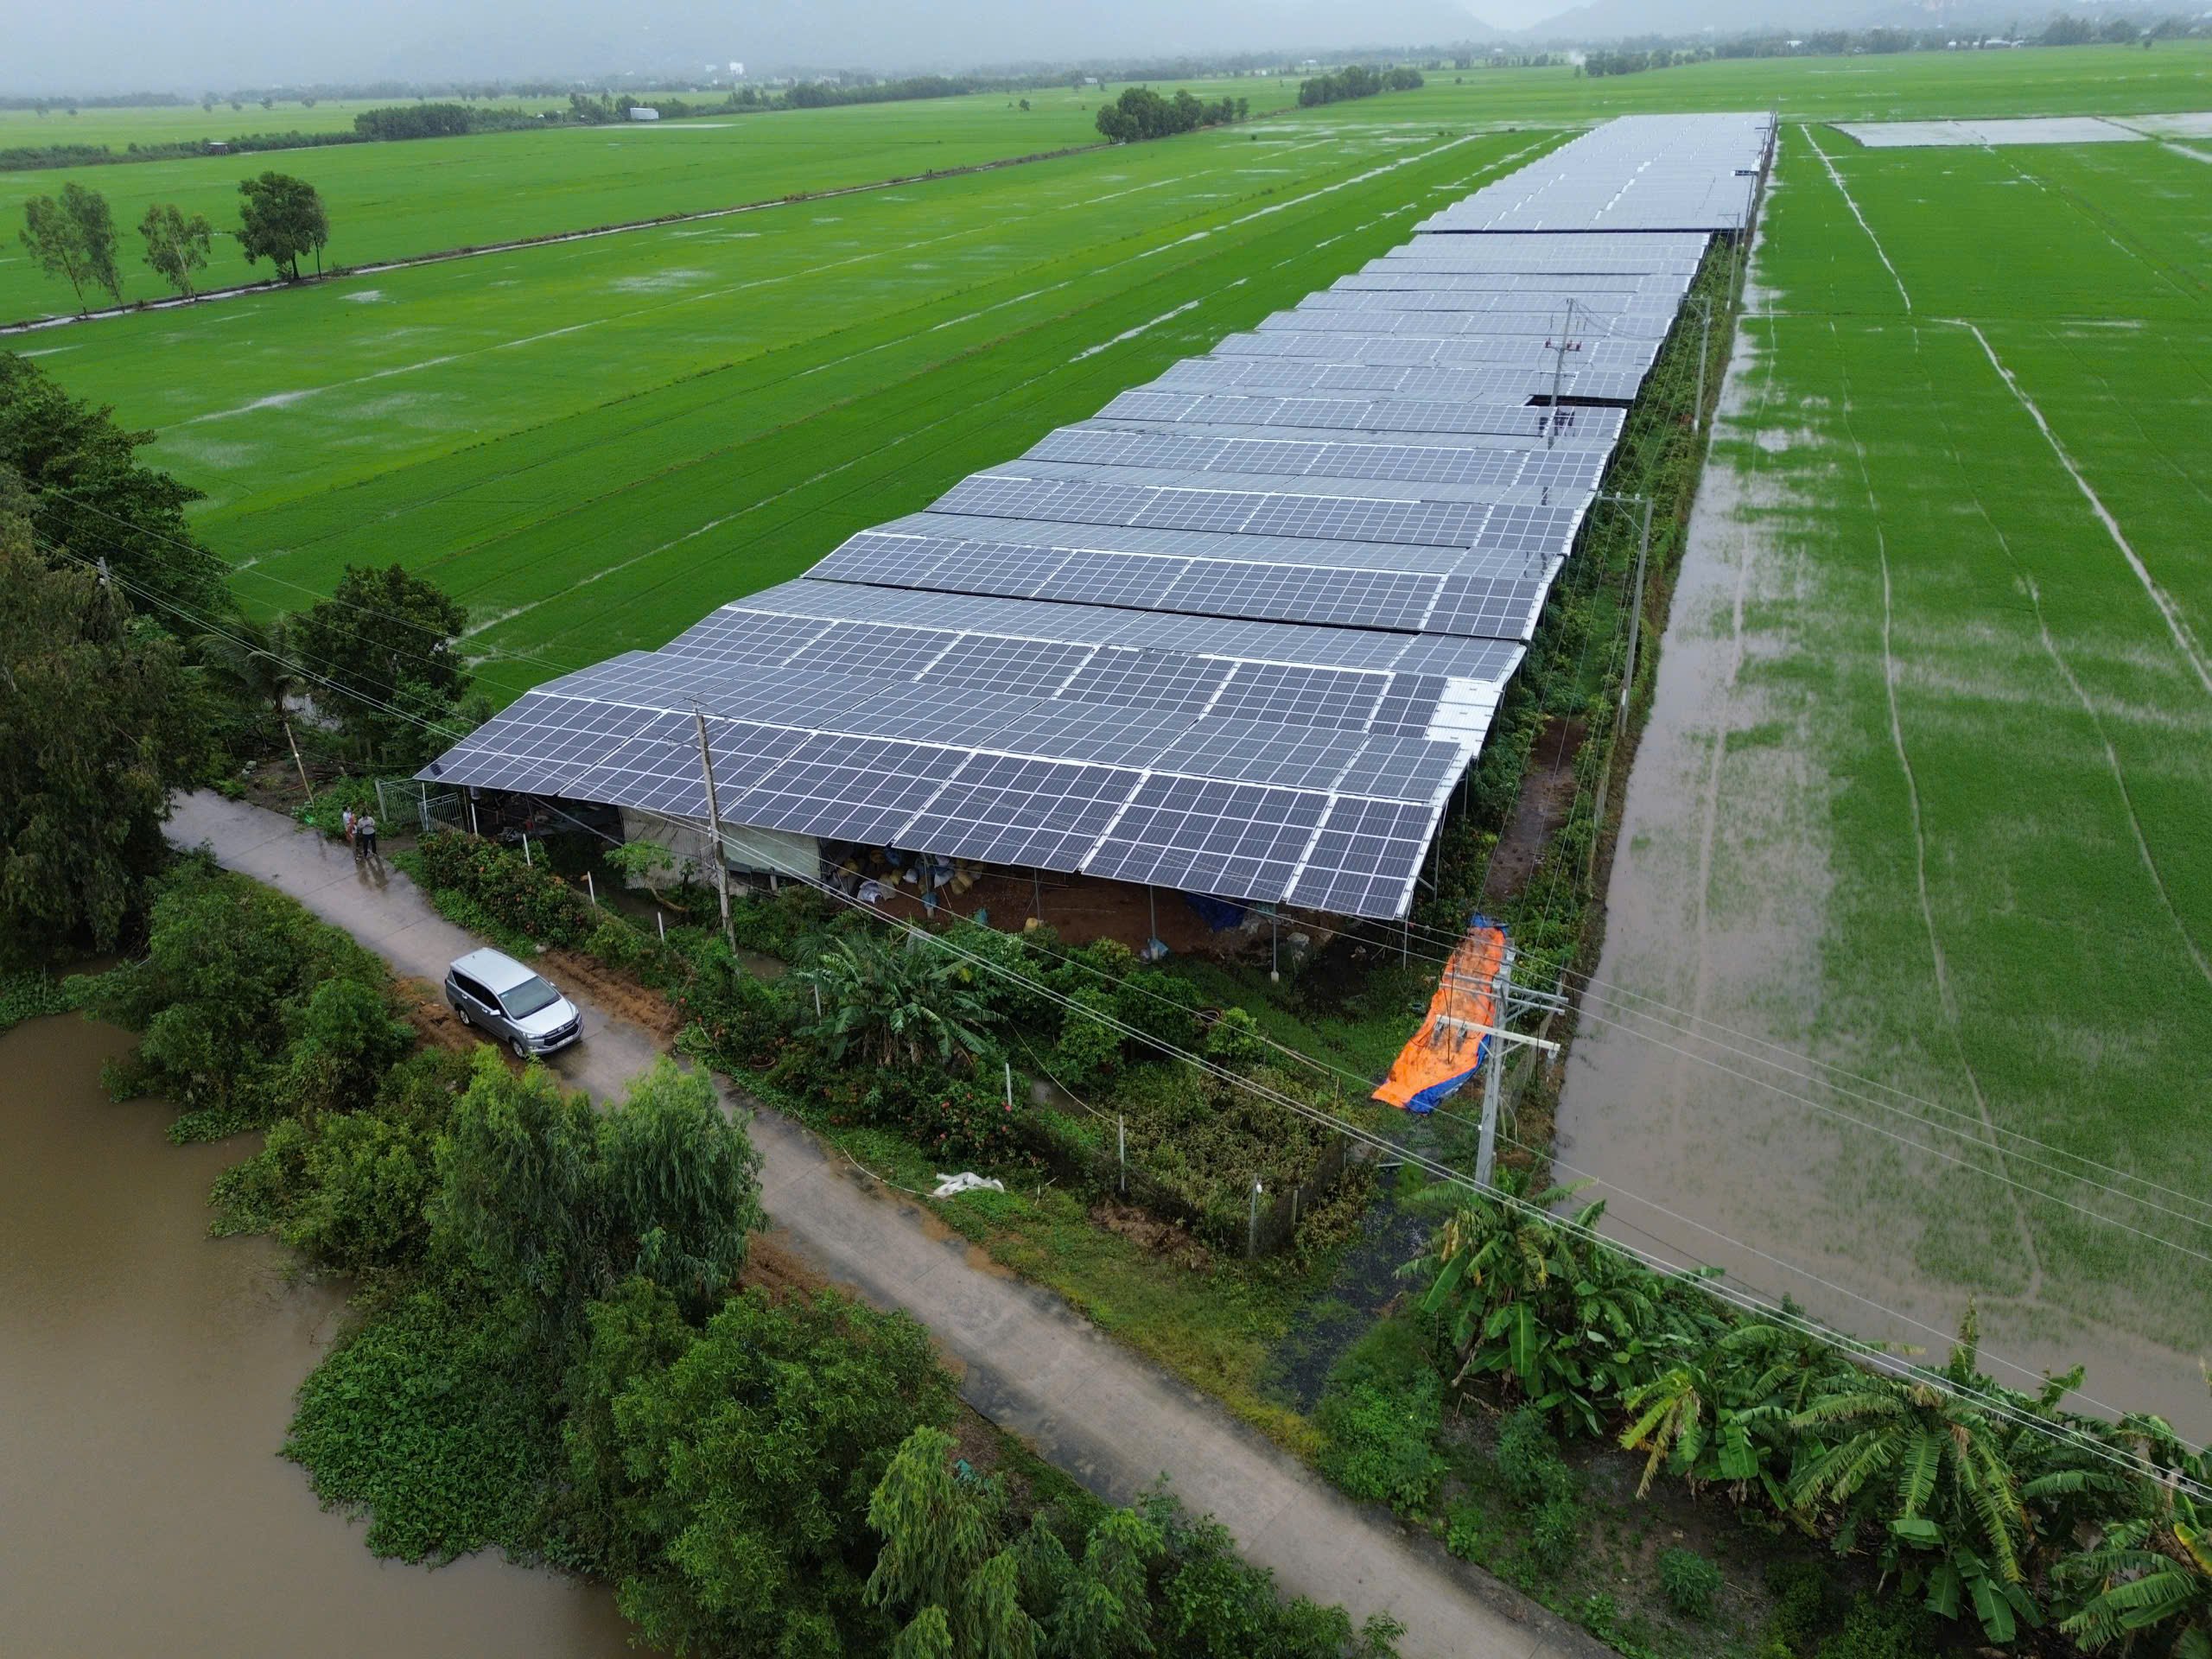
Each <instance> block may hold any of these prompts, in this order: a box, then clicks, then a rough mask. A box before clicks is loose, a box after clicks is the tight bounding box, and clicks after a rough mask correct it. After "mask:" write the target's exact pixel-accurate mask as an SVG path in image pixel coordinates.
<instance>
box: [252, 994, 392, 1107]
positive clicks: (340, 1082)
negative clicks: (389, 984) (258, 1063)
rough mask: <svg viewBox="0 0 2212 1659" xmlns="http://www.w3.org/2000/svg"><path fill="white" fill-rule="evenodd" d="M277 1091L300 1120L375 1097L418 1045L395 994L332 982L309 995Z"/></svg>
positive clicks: (295, 1025)
mask: <svg viewBox="0 0 2212 1659" xmlns="http://www.w3.org/2000/svg"><path fill="white" fill-rule="evenodd" d="M289 1037H290V1039H291V1040H290V1042H289V1055H288V1058H287V1060H286V1063H285V1066H284V1073H283V1079H282V1081H281V1082H280V1083H279V1084H277V1087H278V1088H279V1090H281V1091H282V1095H283V1101H284V1103H286V1104H287V1105H289V1107H290V1108H291V1109H292V1110H293V1112H294V1114H295V1115H296V1116H302V1117H312V1116H315V1115H316V1114H317V1113H321V1112H336V1111H349V1110H351V1109H353V1108H354V1107H357V1106H359V1105H362V1104H364V1103H366V1102H368V1101H370V1100H372V1099H373V1098H374V1096H375V1095H376V1091H377V1084H378V1082H379V1081H380V1080H381V1079H382V1078H383V1077H384V1074H385V1072H386V1071H389V1070H390V1069H391V1067H392V1066H393V1065H397V1063H398V1061H399V1059H400V1058H401V1057H402V1056H404V1054H405V1053H406V1052H407V1051H408V1050H409V1049H410V1048H412V1047H414V1046H415V1033H414V1029H413V1027H410V1026H409V1025H408V1023H407V1022H406V1021H405V1020H402V1019H400V1018H398V1017H397V1015H396V1014H394V1013H393V1012H392V1007H391V994H390V993H389V991H388V990H387V989H386V988H385V987H384V986H383V985H381V984H372V983H370V982H366V981H365V980H361V979H332V980H327V981H326V982H323V983H322V984H320V985H317V986H315V988H314V989H313V990H312V991H311V992H309V993H308V999H307V1005H306V1006H305V1007H303V1008H302V1009H301V1010H300V1011H299V1014H298V1015H297V1017H296V1019H295V1020H293V1021H291V1023H290V1028H289Z"/></svg>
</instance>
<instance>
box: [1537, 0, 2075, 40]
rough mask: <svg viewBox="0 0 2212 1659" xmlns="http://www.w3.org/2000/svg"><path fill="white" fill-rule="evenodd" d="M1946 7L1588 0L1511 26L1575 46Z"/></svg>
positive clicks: (1881, 19) (1762, 30)
mask: <svg viewBox="0 0 2212 1659" xmlns="http://www.w3.org/2000/svg"><path fill="white" fill-rule="evenodd" d="M1988 10H1991V8H1988V7H1986V6H1985V7H1982V8H1980V11H1981V12H1986V11H1988ZM2028 10H2035V8H2034V6H2032V5H2031V6H2030V7H2029V8H2028ZM1947 11H1951V12H1962V11H1963V8H1960V7H1956V6H1953V7H1948V8H1947V7H1946V6H1944V5H1943V4H1942V3H1941V0H1586V3H1584V4H1582V5H1579V6H1575V7H1573V8H1572V9H1571V10H1567V11H1562V12H1560V14H1559V15H1558V16H1554V17H1547V18H1545V19H1544V20H1543V21H1542V22H1539V23H1536V24H1534V25H1532V26H1530V27H1529V28H1528V29H1520V30H1517V31H1516V34H1515V39H1516V40H1517V41H1531V42H1534V41H1560V42H1565V43H1567V44H1573V45H1580V44H1585V43H1595V42H1599V41H1619V40H1631V39H1637V38H1640V37H1643V36H1649V35H1662V36H1670V37H1671V36H1678V35H1696V34H1700V33H1706V32H1709V33H1711V34H1713V35H1720V36H1723V37H1726V36H1729V35H1751V34H1759V35H1774V34H1781V33H1784V32H1792V33H1795V32H1802V31H1804V30H1808V29H1877V28H1883V27H1889V28H1896V29H1929V28H1936V27H1940V26H1941V25H1942V22H1943V19H1944V16H1945V15H1946V13H1947Z"/></svg>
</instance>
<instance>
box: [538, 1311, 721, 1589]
mask: <svg viewBox="0 0 2212 1659" xmlns="http://www.w3.org/2000/svg"><path fill="white" fill-rule="evenodd" d="M696 1334H697V1333H696V1332H694V1331H693V1329H692V1328H691V1326H690V1325H688V1324H686V1323H685V1322H684V1319H683V1312H682V1310H681V1309H679V1308H678V1307H677V1305H676V1299H675V1298H674V1297H673V1296H671V1295H670V1294H668V1293H667V1292H666V1291H664V1290H663V1289H662V1288H661V1287H659V1286H658V1285H656V1284H653V1283H652V1282H651V1281H648V1280H645V1279H628V1280H625V1281H623V1282H622V1283H621V1284H620V1285H618V1286H616V1287H615V1288H614V1291H613V1294H611V1295H609V1296H607V1298H605V1299H604V1300H601V1301H596V1302H593V1303H591V1304H590V1305H589V1306H587V1307H586V1308H585V1309H584V1329H583V1334H582V1339H581V1341H580V1342H579V1343H578V1344H577V1351H576V1357H575V1360H574V1362H573V1363H571V1364H570V1366H569V1373H568V1377H567V1380H566V1383H565V1384H564V1386H563V1398H564V1399H565V1400H566V1402H567V1403H568V1408H569V1409H568V1414H567V1415H566V1416H565V1417H564V1418H563V1420H562V1423H561V1442H562V1447H563V1454H564V1456H565V1459H566V1461H567V1465H568V1476H569V1478H568V1484H567V1487H566V1489H565V1491H563V1494H562V1496H561V1497H559V1498H558V1499H557V1500H556V1503H557V1507H558V1510H559V1514H558V1516H557V1524H558V1527H559V1529H560V1531H561V1534H562V1536H563V1539H564V1541H565V1542H566V1545H567V1547H568V1548H569V1550H570V1551H571V1552H572V1553H573V1554H575V1556H576V1557H577V1559H578V1560H580V1561H581V1562H582V1563H583V1564H585V1565H588V1567H591V1568H592V1570H593V1571H594V1572H597V1573H605V1574H607V1576H609V1577H612V1578H617V1579H620V1578H622V1577H625V1576H626V1575H628V1574H631V1573H638V1572H639V1571H641V1570H643V1569H644V1568H645V1566H646V1565H647V1564H648V1563H647V1550H646V1548H645V1542H646V1527H645V1516H644V1513H643V1504H644V1503H645V1497H646V1493H645V1491H644V1490H643V1488H642V1487H641V1485H640V1484H639V1482H638V1481H637V1480H635V1479H633V1478H632V1477H631V1474H630V1472H629V1470H628V1468H627V1467H626V1465H625V1463H624V1461H623V1451H622V1440H621V1436H620V1433H619V1432H618V1431H617V1429H616V1427H615V1423H614V1402H615V1401H616V1400H617V1399H619V1398H620V1396H621V1395H622V1394H623V1393H624V1392H625V1391H626V1390H627V1389H629V1388H630V1386H631V1385H632V1383H636V1382H637V1381H638V1379H639V1378H640V1377H642V1376H652V1375H656V1374H658V1373H659V1372H661V1371H663V1370H666V1369H667V1368H668V1367H669V1366H671V1365H672V1364H674V1363H676V1361H677V1360H678V1359H679V1358H681V1357H683V1353H684V1351H686V1350H687V1349H689V1348H690V1345H691V1344H692V1341H693V1340H694V1338H695V1337H696Z"/></svg>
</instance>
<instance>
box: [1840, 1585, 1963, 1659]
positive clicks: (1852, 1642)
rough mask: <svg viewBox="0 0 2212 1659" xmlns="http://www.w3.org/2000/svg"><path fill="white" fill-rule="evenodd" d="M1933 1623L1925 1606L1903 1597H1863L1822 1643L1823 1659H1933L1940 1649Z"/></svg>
mask: <svg viewBox="0 0 2212 1659" xmlns="http://www.w3.org/2000/svg"><path fill="white" fill-rule="evenodd" d="M1932 1623H1933V1620H1932V1618H1931V1617H1930V1615H1929V1613H1928V1611H1926V1610H1925V1609H1924V1608H1923V1607H1922V1606H1920V1605H1918V1604H1917V1603H1916V1602H1910V1601H1907V1600H1906V1599H1904V1598H1903V1597H1901V1596H1893V1597H1890V1598H1888V1599H1883V1600H1876V1599H1874V1598H1873V1597H1872V1596H1860V1597H1859V1599H1857V1600H1855V1601H1853V1603H1852V1604H1851V1611H1850V1612H1849V1613H1848V1614H1847V1615H1846V1616H1845V1618H1844V1621H1843V1628H1842V1629H1841V1630H1838V1631H1837V1632H1836V1633H1835V1634H1834V1636H1831V1637H1828V1638H1827V1640H1826V1641H1825V1642H1823V1643H1821V1645H1820V1650H1819V1659H1929V1656H1931V1655H1933V1654H1934V1653H1935V1652H1936V1642H1935V1639H1934V1637H1933V1635H1932V1633H1931V1630H1930V1626H1931V1624H1932Z"/></svg>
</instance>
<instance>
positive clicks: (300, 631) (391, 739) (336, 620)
mask: <svg viewBox="0 0 2212 1659" xmlns="http://www.w3.org/2000/svg"><path fill="white" fill-rule="evenodd" d="M467 624H468V613H467V610H465V609H464V608H463V607H461V606H460V605H459V604H457V603H455V602H454V601H453V600H452V599H449V598H448V597H447V595H446V594H445V593H444V592H443V590H442V589H441V588H439V587H438V586H437V584H435V582H430V581H429V580H428V579H427V578H424V577H422V576H416V575H409V574H408V572H407V571H406V570H405V569H403V568H401V567H400V566H399V565H397V564H393V565H388V566H386V567H385V569H381V570H378V569H372V568H371V567H369V566H366V565H351V564H349V565H347V566H346V570H345V574H344V575H341V576H340V577H339V579H338V585H337V587H336V588H334V590H333V591H332V594H331V596H330V597H329V598H328V599H326V600H321V601H317V602H316V603H315V605H313V606H312V607H309V608H308V609H307V610H306V611H303V612H302V613H300V614H299V615H297V616H296V617H294V618H293V619H292V620H291V624H290V630H289V639H290V643H291V645H292V646H293V648H294V652H295V658H294V660H296V661H297V662H299V663H300V664H302V666H303V667H305V668H307V669H308V671H311V672H312V673H313V674H314V675H315V677H316V687H315V696H316V701H317V702H318V703H323V704H327V706H328V708H329V712H330V713H331V714H332V715H334V718H335V719H336V720H337V721H338V722H339V724H340V727H341V728H343V729H344V730H345V731H346V734H348V735H349V736H352V737H353V738H355V739H356V740H357V741H359V742H360V743H361V744H362V745H363V746H364V747H366V748H367V749H369V750H370V751H371V752H372V753H379V754H388V753H400V754H402V755H406V756H413V755H416V754H417V753H423V751H424V749H425V746H426V745H427V746H428V747H429V749H431V750H435V749H436V748H442V747H444V746H445V744H446V743H448V742H450V741H453V740H454V739H456V738H458V737H459V736H460V735H461V732H462V731H463V730H464V729H465V723H464V722H463V721H461V720H460V719H457V718H456V717H455V715H454V708H455V705H456V703H457V702H458V701H459V700H460V699H461V696H462V695H463V694H464V693H465V692H466V691H467V688H468V672H467V668H466V667H465V666H464V665H463V664H462V663H461V653H460V651H459V649H458V642H459V639H460V636H461V629H463V628H464V627H466V626H467ZM425 720H427V721H430V722H432V724H434V725H438V724H443V725H444V726H445V727H446V728H447V729H446V730H445V731H444V732H443V733H442V734H441V733H435V732H434V733H430V734H425V732H424V731H423V726H422V724H421V723H420V722H422V721H425Z"/></svg>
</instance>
